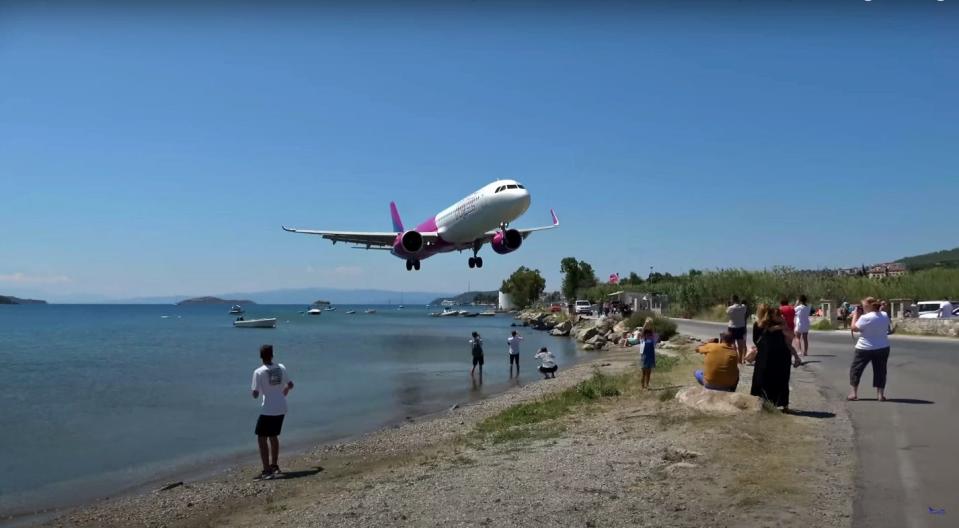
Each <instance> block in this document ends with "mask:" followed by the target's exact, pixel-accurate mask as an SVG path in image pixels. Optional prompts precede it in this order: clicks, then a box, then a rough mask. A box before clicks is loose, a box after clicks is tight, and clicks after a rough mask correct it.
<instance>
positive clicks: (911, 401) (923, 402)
mask: <svg viewBox="0 0 959 528" xmlns="http://www.w3.org/2000/svg"><path fill="white" fill-rule="evenodd" d="M859 401H878V400H877V399H876V398H859ZM884 403H908V404H910V405H933V404H934V403H936V402H934V401H929V400H915V399H913V398H886V401H885V402H884Z"/></svg>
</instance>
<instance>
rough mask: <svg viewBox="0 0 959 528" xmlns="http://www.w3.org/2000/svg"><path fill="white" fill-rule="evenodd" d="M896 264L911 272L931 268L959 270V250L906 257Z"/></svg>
mask: <svg viewBox="0 0 959 528" xmlns="http://www.w3.org/2000/svg"><path fill="white" fill-rule="evenodd" d="M896 262H899V263H900V264H903V265H904V266H906V267H907V268H909V271H918V270H923V269H929V268H957V267H959V248H955V249H948V250H943V251H936V252H934V253H925V254H923V255H916V256H914V257H905V258H901V259H899V260H897V261H896Z"/></svg>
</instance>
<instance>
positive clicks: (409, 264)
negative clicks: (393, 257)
mask: <svg viewBox="0 0 959 528" xmlns="http://www.w3.org/2000/svg"><path fill="white" fill-rule="evenodd" d="M413 270H416V271H419V270H420V261H419V260H418V259H406V271H413Z"/></svg>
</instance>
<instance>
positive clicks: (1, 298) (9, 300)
mask: <svg viewBox="0 0 959 528" xmlns="http://www.w3.org/2000/svg"><path fill="white" fill-rule="evenodd" d="M0 304H47V301H41V300H39V299H21V298H19V297H13V296H12V295H0Z"/></svg>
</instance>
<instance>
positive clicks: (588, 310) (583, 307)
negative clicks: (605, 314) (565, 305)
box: [574, 299, 593, 315]
mask: <svg viewBox="0 0 959 528" xmlns="http://www.w3.org/2000/svg"><path fill="white" fill-rule="evenodd" d="M574 308H575V310H576V315H593V305H592V304H591V303H590V302H589V301H584V300H582V299H580V300H577V301H576V304H575V306H574Z"/></svg>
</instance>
